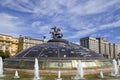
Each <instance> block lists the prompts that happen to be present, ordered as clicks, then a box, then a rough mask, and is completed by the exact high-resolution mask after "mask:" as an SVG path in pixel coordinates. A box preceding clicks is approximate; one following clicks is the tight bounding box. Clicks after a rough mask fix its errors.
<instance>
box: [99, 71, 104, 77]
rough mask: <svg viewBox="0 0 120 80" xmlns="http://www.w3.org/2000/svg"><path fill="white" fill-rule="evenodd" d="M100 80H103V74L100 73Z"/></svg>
mask: <svg viewBox="0 0 120 80" xmlns="http://www.w3.org/2000/svg"><path fill="white" fill-rule="evenodd" d="M100 78H101V79H103V78H104V75H103V72H102V71H100Z"/></svg>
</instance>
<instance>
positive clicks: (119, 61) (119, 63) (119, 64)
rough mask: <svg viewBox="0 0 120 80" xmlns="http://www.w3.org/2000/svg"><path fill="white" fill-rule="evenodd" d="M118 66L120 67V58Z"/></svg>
mask: <svg viewBox="0 0 120 80" xmlns="http://www.w3.org/2000/svg"><path fill="white" fill-rule="evenodd" d="M118 66H119V67H120V59H118Z"/></svg>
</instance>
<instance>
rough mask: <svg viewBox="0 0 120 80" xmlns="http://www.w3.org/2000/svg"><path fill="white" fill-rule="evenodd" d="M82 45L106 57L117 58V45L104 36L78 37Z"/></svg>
mask: <svg viewBox="0 0 120 80" xmlns="http://www.w3.org/2000/svg"><path fill="white" fill-rule="evenodd" d="M80 44H81V46H83V47H86V48H88V49H91V50H93V51H95V52H97V53H99V54H101V55H103V56H104V57H106V58H117V54H118V46H117V44H113V43H110V42H108V41H107V39H105V38H93V37H85V38H81V39H80Z"/></svg>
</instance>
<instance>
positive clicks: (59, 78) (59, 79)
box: [55, 71, 62, 80]
mask: <svg viewBox="0 0 120 80" xmlns="http://www.w3.org/2000/svg"><path fill="white" fill-rule="evenodd" d="M55 80H62V78H61V71H58V78H56V79H55Z"/></svg>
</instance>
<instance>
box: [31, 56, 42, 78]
mask: <svg viewBox="0 0 120 80" xmlns="http://www.w3.org/2000/svg"><path fill="white" fill-rule="evenodd" d="M33 80H41V78H40V77H39V65H38V59H37V58H35V64H34V78H33Z"/></svg>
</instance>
